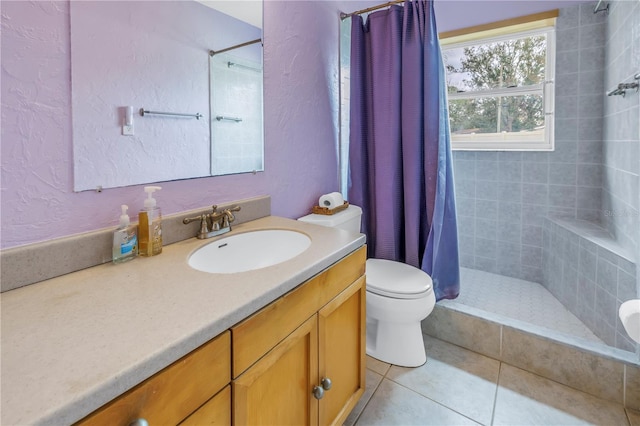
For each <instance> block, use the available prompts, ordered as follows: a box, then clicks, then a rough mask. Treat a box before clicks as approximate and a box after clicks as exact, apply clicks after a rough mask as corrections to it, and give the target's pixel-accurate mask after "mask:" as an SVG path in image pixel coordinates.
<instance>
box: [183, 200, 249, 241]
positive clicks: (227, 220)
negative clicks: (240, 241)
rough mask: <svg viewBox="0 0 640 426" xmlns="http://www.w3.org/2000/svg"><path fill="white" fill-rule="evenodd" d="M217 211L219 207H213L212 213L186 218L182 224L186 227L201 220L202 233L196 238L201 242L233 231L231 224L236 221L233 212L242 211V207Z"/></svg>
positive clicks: (199, 232)
mask: <svg viewBox="0 0 640 426" xmlns="http://www.w3.org/2000/svg"><path fill="white" fill-rule="evenodd" d="M217 210H218V206H213V207H212V212H211V213H203V214H201V215H200V216H198V217H186V218H184V219H183V220H182V223H184V224H185V225H186V224H188V223H191V222H193V221H196V220H200V231H198V235H196V238H198V239H200V240H204V239H205V238H211V237H215V236H216V235H221V234H224V233H226V232H229V231H231V222H233V221H234V220H236V218H235V216H234V215H233V212H237V211H240V206H234V207H231V208H230V209H224V210H222V211H217Z"/></svg>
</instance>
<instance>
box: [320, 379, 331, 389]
mask: <svg viewBox="0 0 640 426" xmlns="http://www.w3.org/2000/svg"><path fill="white" fill-rule="evenodd" d="M320 384H321V385H322V388H323V389H324V390H329V389H331V384H332V383H331V379H330V378H328V377H325V378H324V379H322V380H320Z"/></svg>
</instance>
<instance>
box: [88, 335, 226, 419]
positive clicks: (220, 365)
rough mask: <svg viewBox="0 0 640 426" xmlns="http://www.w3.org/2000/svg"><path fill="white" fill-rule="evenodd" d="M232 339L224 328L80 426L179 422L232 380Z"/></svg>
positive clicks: (99, 410) (96, 412) (90, 416)
mask: <svg viewBox="0 0 640 426" xmlns="http://www.w3.org/2000/svg"><path fill="white" fill-rule="evenodd" d="M230 373H231V339H230V333H229V332H228V331H225V332H224V333H222V334H221V335H219V336H218V337H216V338H215V339H213V340H211V341H210V342H208V343H205V344H204V345H202V346H201V347H199V348H198V349H196V350H194V351H193V352H191V353H189V354H188V355H186V356H184V357H183V358H181V359H179V360H178V361H176V362H174V363H173V364H171V365H170V366H168V367H167V368H165V369H164V370H162V371H160V372H158V373H157V374H155V375H154V376H152V377H150V378H149V379H147V380H145V381H144V382H142V383H140V384H139V385H138V386H136V387H135V388H133V389H131V390H130V391H128V392H126V393H124V394H123V395H121V396H120V397H118V398H116V399H114V400H113V401H111V402H110V403H108V404H107V405H105V406H104V407H102V408H100V409H98V410H97V411H95V412H94V413H92V414H90V415H89V416H88V417H86V418H84V419H83V420H81V421H80V422H79V423H78V424H80V425H114V426H119V425H129V424H130V423H131V422H133V421H134V420H136V419H138V418H144V419H146V420H147V422H149V424H178V423H179V422H180V421H181V420H183V419H184V418H185V417H187V416H188V415H189V414H191V413H192V412H193V411H195V410H196V409H197V408H198V407H200V406H201V405H202V404H204V403H205V402H206V401H207V400H208V399H209V398H211V396H212V395H215V394H216V393H217V392H218V391H219V390H220V389H222V388H223V387H224V386H225V385H227V384H229V382H230Z"/></svg>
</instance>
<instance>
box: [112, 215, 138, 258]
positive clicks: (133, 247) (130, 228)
mask: <svg viewBox="0 0 640 426" xmlns="http://www.w3.org/2000/svg"><path fill="white" fill-rule="evenodd" d="M120 208H121V209H122V214H121V215H120V225H119V226H118V229H116V230H115V231H114V232H113V252H112V254H113V263H123V262H127V261H129V260H131V259H133V258H135V257H136V256H137V255H138V236H137V232H136V227H135V225H131V222H130V221H129V215H128V214H127V209H129V207H128V206H127V205H126V204H123V205H122V206H120Z"/></svg>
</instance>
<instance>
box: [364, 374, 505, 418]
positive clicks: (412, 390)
mask: <svg viewBox="0 0 640 426" xmlns="http://www.w3.org/2000/svg"><path fill="white" fill-rule="evenodd" d="M385 379H386V380H389V381H390V382H391V383H393V384H396V385H398V386H400V387H403V388H405V389H407V390H408V391H410V392H413V393H415V394H417V395H420V396H421V397H423V398H426V399H428V400H429V401H431V402H435V403H436V404H438V405H439V406H441V407H444V408H446V409H447V410H449V411H453V412H454V413H456V414H458V415H460V416H462V417H464V418H466V419H469V420H471V421H472V422H474V423H478V424H482V423H481V422H480V421H479V420H476V419H474V418H472V417H469V416H467V415H466V414H462V413H461V412H459V411H457V410H455V409H453V408H452V407H449V406H447V405H444V404H443V403H441V402H439V401H436V400H435V399H432V398H430V397H428V396H427V395H424V394H422V393H420V392H418V391H417V390H415V389H411V388H410V387H408V386H405V385H403V384H402V383H398V382H396V381H395V380H392V379H390V378H388V377H385V378H383V379H382V380H385ZM380 383H382V382H380ZM376 391H377V389H376ZM371 397H372V398H373V395H372V396H371ZM369 400H371V399H369ZM367 404H368V403H367ZM494 406H495V402H494ZM358 417H359V416H358Z"/></svg>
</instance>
